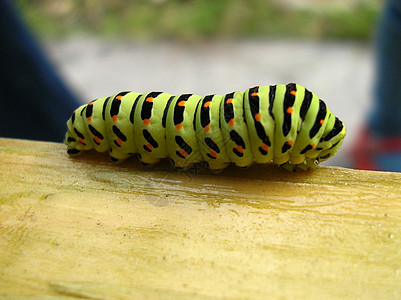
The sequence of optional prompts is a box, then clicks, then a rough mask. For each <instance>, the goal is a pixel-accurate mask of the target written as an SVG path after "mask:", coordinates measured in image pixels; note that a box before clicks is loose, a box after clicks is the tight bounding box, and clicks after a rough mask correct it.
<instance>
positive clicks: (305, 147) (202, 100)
mask: <svg viewBox="0 0 401 300" xmlns="http://www.w3.org/2000/svg"><path fill="white" fill-rule="evenodd" d="M67 127H68V131H67V134H66V136H65V144H67V146H68V150H67V152H68V153H69V154H70V155H76V154H78V153H80V152H81V151H82V150H90V149H93V148H94V149H95V150H96V151H98V152H104V151H109V152H110V157H111V160H112V161H113V162H119V161H122V160H124V159H126V158H127V157H129V156H130V155H132V154H134V153H138V156H139V159H140V161H141V163H142V164H143V165H149V164H154V163H156V162H158V161H159V160H160V159H163V158H167V157H169V158H170V159H171V161H172V163H173V164H174V166H175V167H176V168H177V169H186V168H188V167H189V166H191V165H192V164H196V163H200V162H206V163H207V165H208V167H209V169H210V170H212V171H218V170H221V169H224V168H225V167H227V166H228V165H229V164H230V163H234V164H235V165H237V166H239V167H247V166H249V165H251V164H252V163H253V162H256V163H260V164H264V163H269V162H273V163H274V164H278V165H283V166H285V167H287V168H291V169H293V168H294V167H298V168H301V169H309V168H315V167H316V166H317V165H318V164H319V163H320V162H322V161H325V160H327V159H329V158H330V157H332V156H333V155H334V154H335V153H336V152H337V151H338V149H339V148H340V146H341V144H342V142H343V139H344V136H345V133H346V130H345V127H344V124H343V122H341V121H340V120H339V119H338V118H337V117H335V116H334V115H333V114H332V113H331V112H330V111H329V110H328V109H327V107H326V104H325V103H324V102H323V101H322V100H320V99H319V98H318V97H317V96H316V95H315V94H314V93H312V92H310V91H308V90H307V89H305V88H304V87H303V86H301V85H298V84H295V83H289V84H287V85H284V84H278V85H264V86H256V87H253V88H250V89H248V90H246V91H245V92H232V93H229V94H226V95H208V96H204V97H201V96H198V95H194V94H182V95H178V96H173V95H170V94H168V93H163V92H150V93H147V94H140V93H136V92H121V93H118V94H116V95H114V96H111V97H105V98H99V99H97V100H94V101H92V102H90V103H89V104H87V105H82V106H80V107H79V108H78V109H76V110H75V111H74V112H73V114H72V116H71V118H70V119H69V120H68V122H67Z"/></svg>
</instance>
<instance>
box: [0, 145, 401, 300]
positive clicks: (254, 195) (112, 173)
mask: <svg viewBox="0 0 401 300" xmlns="http://www.w3.org/2000/svg"><path fill="white" fill-rule="evenodd" d="M0 295H1V296H3V297H6V296H12V297H25V296H30V297H34V298H35V297H36V298H38V299H41V298H43V297H46V298H48V299H52V298H53V297H54V298H62V299H63V298H66V299H67V298H79V297H81V298H82V297H83V298H91V299H127V298H140V299H143V298H152V299H154V298H157V299H183V298H185V299H187V298H194V299H198V298H199V299H203V298H209V299H210V298H213V299H215V298H241V299H244V298H250V299H266V298H269V299H299V298H301V299H302V298H303V299H305V298H308V299H345V298H352V299H356V298H357V299H397V298H400V297H401V174H399V173H386V172H368V171H356V170H350V169H343V168H331V167H321V168H319V169H318V170H315V171H308V172H297V173H290V172H287V171H284V170H281V169H279V168H277V167H274V166H260V165H255V166H252V167H251V168H249V169H246V170H245V169H239V168H235V167H232V168H231V167H230V168H229V169H227V170H225V171H224V172H223V173H222V174H219V175H212V174H210V173H209V172H208V171H201V172H200V173H199V174H191V173H178V172H175V171H172V170H171V168H170V166H169V165H168V164H167V163H161V164H159V165H157V166H155V167H153V168H144V167H141V166H140V165H139V163H138V160H137V159H135V158H133V159H130V160H128V161H127V162H124V163H123V164H120V165H115V164H112V163H110V162H109V160H108V159H107V155H106V154H101V153H88V154H84V155H82V156H81V157H79V158H69V157H68V156H67V155H66V153H65V147H64V146H63V145H62V144H55V143H44V142H33V141H23V140H12V139H0Z"/></svg>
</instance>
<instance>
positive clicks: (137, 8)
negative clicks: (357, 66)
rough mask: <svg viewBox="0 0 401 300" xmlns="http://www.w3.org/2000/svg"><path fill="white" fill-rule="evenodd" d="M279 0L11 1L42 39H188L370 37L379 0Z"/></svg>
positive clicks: (360, 38) (361, 38)
mask: <svg viewBox="0 0 401 300" xmlns="http://www.w3.org/2000/svg"><path fill="white" fill-rule="evenodd" d="M285 2H286V1H281V2H280V1H273V0H270V1H269V0H247V1H242V0H197V1H196V0H135V1H123V0H109V1H105V0H84V1H78V0H35V1H29V0H18V1H16V3H17V7H18V8H19V9H20V11H21V12H22V14H23V15H24V17H25V18H26V20H27V22H28V24H29V25H30V26H32V27H33V29H34V30H35V31H37V32H38V33H39V34H40V35H41V36H43V37H46V38H55V37H64V36H66V35H71V34H77V33H83V32H85V33H94V34H99V35H103V36H109V37H117V38H127V39H160V38H161V39H177V40H183V41H188V40H190V41H191V40H203V39H210V38H212V39H232V38H264V39H266V38H270V37H292V38H294V37H296V38H341V39H359V40H366V39H368V38H369V37H370V35H371V32H372V28H373V26H374V24H375V21H376V18H377V15H378V12H379V10H380V2H381V0H364V1H361V0H356V3H355V4H354V5H350V6H349V7H347V8H340V7H335V6H330V7H327V5H326V4H325V3H324V1H323V0H322V1H321V2H322V4H321V5H320V6H311V5H309V6H303V7H298V8H297V7H292V6H291V5H289V4H283V3H285ZM315 2H316V1H315ZM351 2H353V3H354V2H355V1H351ZM326 3H327V2H326ZM325 6H326V7H325Z"/></svg>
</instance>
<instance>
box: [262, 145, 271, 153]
mask: <svg viewBox="0 0 401 300" xmlns="http://www.w3.org/2000/svg"><path fill="white" fill-rule="evenodd" d="M260 147H261V148H262V149H263V150H265V151H266V152H267V151H269V146H267V145H266V144H262V146H260Z"/></svg>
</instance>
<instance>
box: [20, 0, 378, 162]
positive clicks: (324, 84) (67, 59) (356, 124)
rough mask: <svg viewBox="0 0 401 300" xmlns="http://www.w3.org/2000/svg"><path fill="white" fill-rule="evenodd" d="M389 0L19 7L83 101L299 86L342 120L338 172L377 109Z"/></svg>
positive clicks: (43, 0)
mask: <svg viewBox="0 0 401 300" xmlns="http://www.w3.org/2000/svg"><path fill="white" fill-rule="evenodd" d="M383 2H384V1H382V0H331V1H325V0H247V1H239V0H219V1H216V0H202V1H200V0H197V1H196V0H135V1H123V0H109V1H99V0H84V1H78V0H35V1H30V0H14V1H12V3H13V5H14V7H15V9H16V11H17V13H18V14H19V15H20V16H21V17H22V19H23V22H24V23H25V24H26V26H27V27H28V28H29V30H30V31H31V32H32V33H33V34H34V36H35V37H36V39H38V40H39V41H40V44H41V46H42V47H43V48H44V51H45V53H46V55H48V57H49V58H50V60H51V62H52V64H53V65H55V66H56V68H57V71H58V72H59V74H61V77H62V79H63V81H64V82H65V83H66V85H67V87H68V89H70V90H71V91H72V93H73V95H74V96H75V97H76V99H78V101H79V102H80V103H87V102H89V101H90V100H92V99H94V98H98V97H104V96H108V95H111V94H114V93H116V92H118V91H123V90H133V91H138V92H147V91H153V90H160V91H165V92H169V93H172V94H179V93H185V92H193V93H198V94H200V95H205V94H209V93H228V92H231V91H234V90H245V89H247V88H249V87H252V86H255V85H263V84H277V83H289V82H296V83H298V84H301V85H304V86H305V87H307V88H308V89H309V90H311V91H313V92H315V93H316V94H317V95H318V96H319V97H320V98H321V99H323V100H324V101H325V102H326V103H327V105H328V107H329V108H330V110H331V111H332V112H333V113H334V114H335V115H337V116H338V117H339V118H340V119H341V120H343V121H344V122H345V124H346V126H347V129H348V135H347V138H346V140H345V142H344V146H343V147H342V149H341V150H340V153H339V154H338V155H337V156H336V157H334V158H333V159H331V160H329V161H328V164H329V165H338V166H349V165H350V161H349V155H348V152H349V149H350V147H351V146H352V142H353V140H355V137H356V135H357V133H358V130H359V128H360V127H361V125H362V124H363V122H364V120H365V117H366V113H367V111H368V109H369V107H370V105H371V101H372V80H373V78H372V73H373V70H372V67H373V49H372V38H373V37H374V32H375V26H376V23H377V20H378V16H379V14H380V11H381V9H382V5H383ZM70 113H71V112H68V114H67V115H68V117H69V115H70ZM68 117H67V118H68ZM65 121H66V120H65ZM63 122H64V121H63ZM62 139H63V136H60V142H61V141H62Z"/></svg>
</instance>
